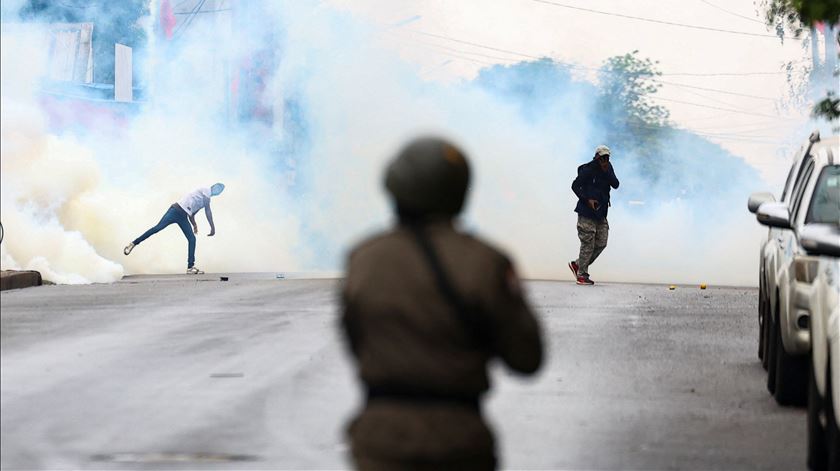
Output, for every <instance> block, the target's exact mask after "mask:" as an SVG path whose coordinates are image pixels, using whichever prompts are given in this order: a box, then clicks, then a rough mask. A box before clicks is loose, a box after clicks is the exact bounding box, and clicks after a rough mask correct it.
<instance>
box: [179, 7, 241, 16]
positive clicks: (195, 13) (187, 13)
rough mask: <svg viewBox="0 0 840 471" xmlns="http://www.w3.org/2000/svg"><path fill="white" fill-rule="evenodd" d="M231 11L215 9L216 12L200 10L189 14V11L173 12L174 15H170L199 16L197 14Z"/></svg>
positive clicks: (229, 9)
mask: <svg viewBox="0 0 840 471" xmlns="http://www.w3.org/2000/svg"><path fill="white" fill-rule="evenodd" d="M231 10H233V8H219V9H217V10H201V11H196V12H190V11H176V12H174V13H172V14H173V15H197V14H199V13H218V12H220V11H231Z"/></svg>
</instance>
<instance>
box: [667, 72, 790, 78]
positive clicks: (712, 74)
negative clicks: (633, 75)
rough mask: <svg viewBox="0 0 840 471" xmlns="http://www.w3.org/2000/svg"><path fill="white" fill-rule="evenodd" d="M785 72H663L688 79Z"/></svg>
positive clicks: (780, 73) (781, 73) (779, 73)
mask: <svg viewBox="0 0 840 471" xmlns="http://www.w3.org/2000/svg"><path fill="white" fill-rule="evenodd" d="M783 74H784V72H708V73H691V72H663V73H661V74H660V75H662V76H671V77H676V76H686V77H718V76H720V77H723V76H733V77H741V76H745V75H783Z"/></svg>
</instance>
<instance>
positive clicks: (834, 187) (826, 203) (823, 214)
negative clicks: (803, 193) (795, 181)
mask: <svg viewBox="0 0 840 471" xmlns="http://www.w3.org/2000/svg"><path fill="white" fill-rule="evenodd" d="M812 222H814V223H823V224H837V225H840V165H828V166H826V167H825V168H823V170H822V172H820V177H819V180H817V185H816V187H814V195H813V196H812V197H811V205H810V207H809V208H808V214H807V216H806V217H805V224H808V223H812Z"/></svg>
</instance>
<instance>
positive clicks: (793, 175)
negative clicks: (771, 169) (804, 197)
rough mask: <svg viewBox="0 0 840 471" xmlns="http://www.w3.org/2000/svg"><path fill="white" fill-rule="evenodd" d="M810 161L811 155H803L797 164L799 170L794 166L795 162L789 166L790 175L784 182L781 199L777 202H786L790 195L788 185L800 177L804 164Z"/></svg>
mask: <svg viewBox="0 0 840 471" xmlns="http://www.w3.org/2000/svg"><path fill="white" fill-rule="evenodd" d="M810 159H811V155H810V154H808V155H805V156H804V157H802V161H801V162H800V163H799V168H797V166H796V162H794V164H793V165H792V166H791V169H790V173H788V176H787V180H785V188H784V189H783V190H782V197H781V198H779V201H787V197H788V195H789V194H790V193H791V188H790V185H791V183H793V182H795V181H796V177H797V176H799V175H802V169H804V168H805V164H806V163H808V161H809V160H810Z"/></svg>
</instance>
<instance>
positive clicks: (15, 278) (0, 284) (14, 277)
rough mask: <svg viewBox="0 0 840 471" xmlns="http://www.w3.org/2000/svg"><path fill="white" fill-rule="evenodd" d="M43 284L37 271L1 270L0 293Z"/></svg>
mask: <svg viewBox="0 0 840 471" xmlns="http://www.w3.org/2000/svg"><path fill="white" fill-rule="evenodd" d="M43 283H44V282H43V279H42V278H41V274H40V273H39V272H37V271H31V270H29V271H17V270H3V271H2V272H0V291H5V290H7V289H20V288H29V287H31V286H41V285H42V284H43Z"/></svg>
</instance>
